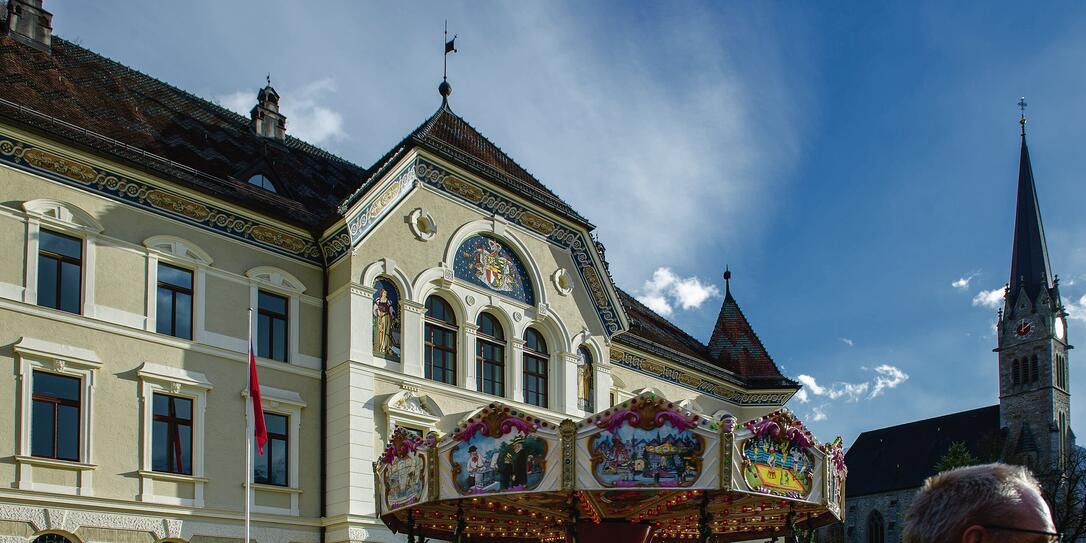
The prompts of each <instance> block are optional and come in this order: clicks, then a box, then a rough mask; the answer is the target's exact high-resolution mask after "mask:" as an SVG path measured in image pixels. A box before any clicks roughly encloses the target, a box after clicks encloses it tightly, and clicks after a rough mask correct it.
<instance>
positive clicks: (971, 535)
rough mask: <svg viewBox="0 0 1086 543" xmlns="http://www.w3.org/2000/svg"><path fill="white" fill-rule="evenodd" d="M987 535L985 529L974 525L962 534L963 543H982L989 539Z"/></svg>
mask: <svg viewBox="0 0 1086 543" xmlns="http://www.w3.org/2000/svg"><path fill="white" fill-rule="evenodd" d="M987 535H988V531H987V530H985V529H984V527H982V526H978V525H976V524H974V525H972V526H970V527H968V528H966V529H965V531H964V532H962V541H961V543H981V542H982V541H985V540H986V539H987Z"/></svg>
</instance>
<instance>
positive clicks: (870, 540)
mask: <svg viewBox="0 0 1086 543" xmlns="http://www.w3.org/2000/svg"><path fill="white" fill-rule="evenodd" d="M884 541H886V523H885V522H884V521H883V519H882V513H879V510H878V509H875V510H873V511H871V513H870V514H869V515H867V543H884Z"/></svg>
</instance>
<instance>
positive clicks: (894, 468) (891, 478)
mask: <svg viewBox="0 0 1086 543" xmlns="http://www.w3.org/2000/svg"><path fill="white" fill-rule="evenodd" d="M958 441H961V442H963V443H965V446H966V448H968V449H969V452H970V453H971V454H972V455H973V456H974V457H975V458H977V460H979V461H981V462H988V461H994V460H995V459H996V458H998V456H999V454H1000V452H1001V451H1002V448H1003V434H1002V432H1001V431H1000V428H999V405H998V404H997V405H990V406H987V407H981V408H979V409H971V410H969V411H962V412H960V413H952V414H950V415H943V416H941V417H935V418H930V419H925V420H918V421H914V422H909V423H906V424H901V425H898V426H889V427H886V428H879V429H877V430H869V431H866V432H863V433H861V434H860V435H859V436H858V437H857V438H856V442H855V443H853V444H852V446H851V447H849V449H848V452H847V453H846V454H845V465H847V466H848V481H846V482H845V495H846V496H848V497H849V498H853V497H856V496H865V495H868V494H877V493H880V492H890V491H893V490H904V489H910V488H919V487H920V485H921V484H923V482H924V479H927V478H928V477H930V476H932V475H935V474H936V470H935V465H936V464H938V463H939V460H940V459H942V457H943V455H945V454H946V452H947V450H948V449H950V445H951V444H952V443H954V442H958Z"/></svg>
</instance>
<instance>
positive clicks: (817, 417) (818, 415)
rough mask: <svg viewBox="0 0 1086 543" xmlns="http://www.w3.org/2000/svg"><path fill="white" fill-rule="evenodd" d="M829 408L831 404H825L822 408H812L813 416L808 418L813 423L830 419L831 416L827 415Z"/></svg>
mask: <svg viewBox="0 0 1086 543" xmlns="http://www.w3.org/2000/svg"><path fill="white" fill-rule="evenodd" d="M828 406H829V404H825V403H824V404H822V405H820V406H817V407H814V408H812V409H811V414H810V415H809V416H808V417H807V418H808V419H810V421H811V422H820V421H823V420H826V419H828V418H829V416H828V415H826V407H828Z"/></svg>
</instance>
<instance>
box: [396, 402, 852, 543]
mask: <svg viewBox="0 0 1086 543" xmlns="http://www.w3.org/2000/svg"><path fill="white" fill-rule="evenodd" d="M375 469H376V475H377V480H378V494H379V495H378V503H379V506H378V507H379V508H380V510H379V514H380V516H381V519H382V520H383V521H384V523H385V524H386V525H387V526H388V527H389V528H390V529H391V530H393V531H394V532H397V533H403V534H406V536H407V540H408V541H409V542H410V543H422V542H424V541H427V540H431V539H433V540H444V541H455V542H458V543H464V542H468V541H478V542H494V543H520V542H525V543H526V542H547V541H556V542H557V541H564V542H570V543H573V542H580V543H591V542H596V541H630V542H642V543H648V542H650V541H651V542H654V543H669V542H673V541H691V540H694V541H699V542H705V543H708V542H717V541H719V542H724V541H746V540H755V539H762V540H765V539H776V538H784V539H786V540H792V541H797V540H805V539H809V538H810V536H811V535H812V534H813V531H814V529H815V528H818V527H820V526H824V525H827V524H831V523H834V522H838V521H840V520H842V516H843V504H844V484H845V475H846V469H845V465H844V452H843V451H842V448H841V440H840V438H838V439H837V440H835V441H834V442H833V443H830V444H823V443H819V442H818V441H816V440H815V439H814V437H813V436H811V433H810V432H808V431H807V429H806V428H804V426H803V424H802V423H801V422H800V421H799V420H797V419H796V418H795V417H794V416H793V415H792V413H791V412H789V411H788V410H786V409H781V410H779V411H775V412H773V413H770V414H768V415H766V416H764V417H760V418H757V419H754V420H751V421H747V422H745V423H742V424H739V423H738V421H736V420H735V419H734V418H731V417H724V418H723V419H721V420H713V419H712V418H709V417H705V416H702V415H699V414H697V413H692V412H690V411H687V410H685V409H682V408H680V407H679V406H678V405H676V404H674V403H672V402H669V401H667V400H665V399H663V398H659V397H656V396H653V395H651V394H649V395H643V396H638V397H636V398H633V399H630V400H628V401H626V402H624V403H622V404H620V405H616V406H614V407H612V408H610V409H608V410H606V411H603V412H601V413H598V414H596V415H593V416H591V417H588V418H586V419H584V420H582V421H581V422H573V421H571V420H565V421H563V422H562V423H561V424H559V425H554V424H552V423H550V422H547V421H544V420H541V419H539V418H536V417H534V416H532V415H530V414H527V413H523V412H521V411H519V410H517V409H515V408H513V407H509V406H507V405H504V404H501V403H492V404H490V405H489V406H487V407H485V408H483V409H482V410H481V411H479V412H477V413H475V414H473V415H472V416H470V417H469V418H467V420H465V421H464V422H462V423H461V424H460V425H459V426H458V427H457V428H456V430H455V431H454V432H452V433H450V434H448V435H446V436H443V437H441V438H438V437H437V436H436V434H434V433H431V434H430V435H428V436H426V437H424V438H419V437H411V436H409V435H407V434H405V433H400V432H397V433H396V434H394V435H393V436H392V439H391V443H390V444H389V446H388V447H387V448H386V449H385V451H384V453H383V455H382V456H381V458H380V460H379V461H378V462H377V463H376V464H375Z"/></svg>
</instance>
